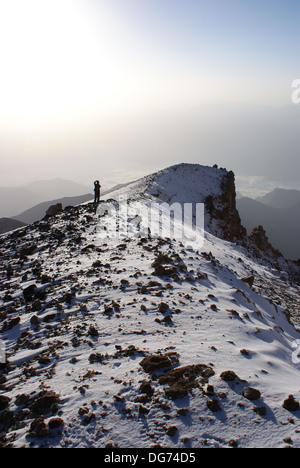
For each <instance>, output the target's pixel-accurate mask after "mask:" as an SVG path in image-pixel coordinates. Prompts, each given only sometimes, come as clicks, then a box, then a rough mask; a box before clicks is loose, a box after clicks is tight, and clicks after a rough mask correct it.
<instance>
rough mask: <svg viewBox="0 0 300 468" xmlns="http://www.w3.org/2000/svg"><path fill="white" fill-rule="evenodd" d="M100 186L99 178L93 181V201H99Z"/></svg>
mask: <svg viewBox="0 0 300 468" xmlns="http://www.w3.org/2000/svg"><path fill="white" fill-rule="evenodd" d="M100 188H101V185H100V182H99V180H96V181H95V182H94V193H95V198H94V203H99V201H100Z"/></svg>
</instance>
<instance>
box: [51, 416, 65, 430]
mask: <svg viewBox="0 0 300 468" xmlns="http://www.w3.org/2000/svg"><path fill="white" fill-rule="evenodd" d="M63 425H64V420H63V419H61V418H51V419H50V421H49V424H48V426H49V429H57V428H58V427H61V426H63Z"/></svg>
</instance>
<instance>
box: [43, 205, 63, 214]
mask: <svg viewBox="0 0 300 468" xmlns="http://www.w3.org/2000/svg"><path fill="white" fill-rule="evenodd" d="M62 210H63V206H62V204H61V203H57V204H56V205H51V206H50V207H49V208H48V210H47V211H46V216H49V217H52V216H56V215H58V214H59V213H61V212H62Z"/></svg>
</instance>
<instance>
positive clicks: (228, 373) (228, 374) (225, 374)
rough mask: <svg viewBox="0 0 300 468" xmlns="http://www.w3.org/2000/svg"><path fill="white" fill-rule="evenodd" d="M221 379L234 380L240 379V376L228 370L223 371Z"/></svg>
mask: <svg viewBox="0 0 300 468" xmlns="http://www.w3.org/2000/svg"><path fill="white" fill-rule="evenodd" d="M220 377H221V379H222V380H224V381H225V382H233V381H234V380H235V379H238V376H237V375H236V373H235V372H233V371H231V370H228V371H225V372H222V374H221V375H220Z"/></svg>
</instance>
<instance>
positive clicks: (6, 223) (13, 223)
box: [0, 218, 26, 234]
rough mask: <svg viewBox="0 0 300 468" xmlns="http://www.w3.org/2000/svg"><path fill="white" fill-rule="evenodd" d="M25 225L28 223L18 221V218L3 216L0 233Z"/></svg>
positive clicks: (0, 222)
mask: <svg viewBox="0 0 300 468" xmlns="http://www.w3.org/2000/svg"><path fill="white" fill-rule="evenodd" d="M23 226H26V223H22V222H21V221H17V220H16V219H11V218H1V219H0V234H3V233H5V232H9V231H13V230H14V229H18V228H21V227H23Z"/></svg>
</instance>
